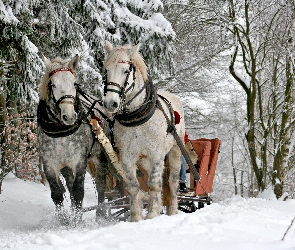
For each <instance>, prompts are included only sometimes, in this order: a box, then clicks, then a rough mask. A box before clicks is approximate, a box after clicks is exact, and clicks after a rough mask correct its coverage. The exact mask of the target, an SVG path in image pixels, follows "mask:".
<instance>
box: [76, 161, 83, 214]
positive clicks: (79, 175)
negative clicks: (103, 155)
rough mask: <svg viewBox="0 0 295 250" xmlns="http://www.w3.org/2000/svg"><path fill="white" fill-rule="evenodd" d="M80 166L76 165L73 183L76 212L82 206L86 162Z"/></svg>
mask: <svg viewBox="0 0 295 250" xmlns="http://www.w3.org/2000/svg"><path fill="white" fill-rule="evenodd" d="M80 166H83V167H80V168H79V167H78V168H77V172H76V176H75V180H74V183H73V198H74V208H75V210H76V212H78V213H79V212H80V210H81V208H82V201H83V198H84V180H85V173H86V168H85V167H84V166H86V162H83V164H81V165H80Z"/></svg>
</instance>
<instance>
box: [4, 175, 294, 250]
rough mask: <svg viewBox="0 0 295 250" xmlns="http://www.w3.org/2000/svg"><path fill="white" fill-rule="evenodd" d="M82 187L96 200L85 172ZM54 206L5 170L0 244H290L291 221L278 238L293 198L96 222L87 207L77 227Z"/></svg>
mask: <svg viewBox="0 0 295 250" xmlns="http://www.w3.org/2000/svg"><path fill="white" fill-rule="evenodd" d="M85 190H86V194H85V200H84V206H90V205H94V204H96V195H95V189H94V185H93V183H92V181H91V178H90V177H89V176H87V179H86V187H85ZM67 202H69V201H68V198H67ZM53 211H54V205H53V202H52V201H51V198H50V192H49V188H48V187H44V186H43V185H42V184H37V183H32V182H28V181H23V180H19V179H16V178H14V176H13V175H9V176H8V178H6V179H5V180H4V183H3V192H2V194H0V249H1V250H2V249H30V250H31V249H32V250H34V249H40V250H41V249H42V250H47V249H52V250H53V249H54V250H59V249H62V250H64V249H79V250H80V249H85V250H86V249H87V250H92V249H98V250H104V249H105V250H113V249H114V250H115V249H116V250H117V249H128V250H133V249H134V250H157V249H159V250H166V249H169V250H191V249H210V250H214V249H224V250H225V249H226V250H229V249H234V250H239V249H245V250H249V249H251V250H255V249H259V250H264V249H265V250H272V249H274V250H280V249H295V225H293V226H292V227H291V229H290V230H289V232H288V234H287V235H286V238H285V240H284V241H282V240H281V239H282V237H283V235H284V233H285V232H286V230H287V228H288V226H289V225H290V223H291V221H292V219H293V218H294V216H295V200H288V201H276V200H266V199H258V198H257V199H243V198H241V197H233V198H231V199H227V200H225V201H222V202H219V203H213V204H212V205H210V206H205V207H204V208H202V209H200V210H198V211H197V212H195V213H192V214H185V213H183V212H179V214H178V215H175V216H171V217H168V216H166V215H161V216H159V217H157V218H155V219H152V220H145V221H141V222H138V223H131V222H116V223H115V222H112V223H111V222H106V221H101V222H99V223H97V222H95V212H94V211H92V212H87V213H85V214H84V217H83V222H82V223H81V224H79V225H78V226H76V227H73V226H61V225H59V223H58V222H57V221H56V219H55V216H54V212H53Z"/></svg>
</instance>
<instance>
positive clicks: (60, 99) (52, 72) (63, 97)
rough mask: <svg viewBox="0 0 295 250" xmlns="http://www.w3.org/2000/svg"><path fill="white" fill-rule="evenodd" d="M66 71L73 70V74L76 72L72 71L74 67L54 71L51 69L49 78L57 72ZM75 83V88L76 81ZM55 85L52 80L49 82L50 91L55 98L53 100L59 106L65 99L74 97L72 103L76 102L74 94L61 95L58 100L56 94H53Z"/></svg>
mask: <svg viewBox="0 0 295 250" xmlns="http://www.w3.org/2000/svg"><path fill="white" fill-rule="evenodd" d="M64 71H69V72H71V73H72V74H74V72H73V71H72V69H70V68H58V69H55V70H53V71H51V72H50V73H49V79H50V78H51V76H53V75H54V74H55V73H57V72H64ZM74 85H75V88H76V83H74ZM53 87H54V84H53V83H52V82H51V80H50V81H49V83H48V89H49V92H50V93H51V94H52V99H53V102H54V103H55V105H56V106H57V107H58V106H59V104H61V103H62V102H64V99H68V98H70V99H73V102H72V104H75V101H76V98H77V97H75V96H73V95H63V96H62V97H60V98H59V99H58V100H56V98H55V96H54V94H53Z"/></svg>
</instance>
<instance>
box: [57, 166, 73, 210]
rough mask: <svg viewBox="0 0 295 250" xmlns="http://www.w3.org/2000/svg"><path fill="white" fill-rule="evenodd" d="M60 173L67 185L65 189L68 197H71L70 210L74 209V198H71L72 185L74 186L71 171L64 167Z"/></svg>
mask: <svg viewBox="0 0 295 250" xmlns="http://www.w3.org/2000/svg"><path fill="white" fill-rule="evenodd" d="M60 172H61V174H62V176H63V177H64V178H65V180H66V185H67V188H68V190H69V193H70V197H71V205H72V209H74V207H75V201H74V196H73V184H74V175H73V171H72V169H70V168H68V167H64V168H62V169H61V171H60Z"/></svg>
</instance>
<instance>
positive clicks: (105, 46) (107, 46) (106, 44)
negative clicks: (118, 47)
mask: <svg viewBox="0 0 295 250" xmlns="http://www.w3.org/2000/svg"><path fill="white" fill-rule="evenodd" d="M104 48H105V50H106V51H107V52H108V53H110V51H111V50H112V49H113V45H112V44H111V43H110V42H109V41H107V40H106V41H105V45H104Z"/></svg>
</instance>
